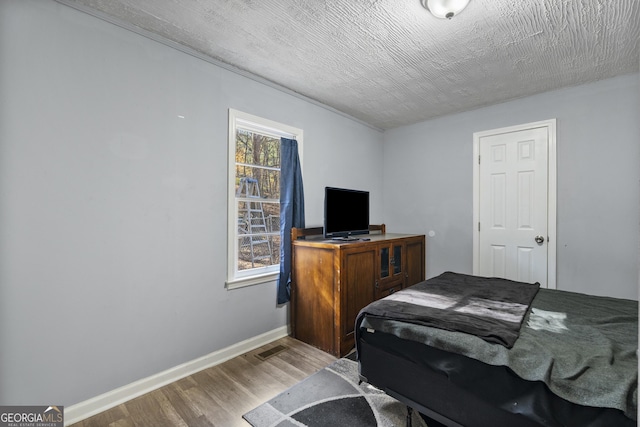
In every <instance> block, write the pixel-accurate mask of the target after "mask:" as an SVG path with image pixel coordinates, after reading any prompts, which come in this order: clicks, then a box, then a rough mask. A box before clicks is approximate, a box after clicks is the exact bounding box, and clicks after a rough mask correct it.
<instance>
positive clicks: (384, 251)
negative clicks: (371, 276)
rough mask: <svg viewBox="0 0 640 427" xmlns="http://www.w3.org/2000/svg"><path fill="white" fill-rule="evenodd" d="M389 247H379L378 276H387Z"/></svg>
mask: <svg viewBox="0 0 640 427" xmlns="http://www.w3.org/2000/svg"><path fill="white" fill-rule="evenodd" d="M389 261H390V260H389V247H388V246H384V247H382V248H380V277H381V278H383V279H384V278H385V277H389V264H390V262H389Z"/></svg>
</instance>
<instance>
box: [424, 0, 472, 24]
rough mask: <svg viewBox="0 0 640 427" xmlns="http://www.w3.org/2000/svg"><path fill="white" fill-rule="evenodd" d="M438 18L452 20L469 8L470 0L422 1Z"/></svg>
mask: <svg viewBox="0 0 640 427" xmlns="http://www.w3.org/2000/svg"><path fill="white" fill-rule="evenodd" d="M420 2H422V6H424V8H425V9H427V10H428V11H429V12H431V13H432V14H433V16H435V17H436V18H447V19H451V18H453V17H454V16H455V15H457V14H459V13H460V12H462V10H463V9H464V8H465V7H467V5H468V4H469V0H420Z"/></svg>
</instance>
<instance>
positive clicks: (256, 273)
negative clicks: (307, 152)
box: [226, 108, 303, 289]
mask: <svg viewBox="0 0 640 427" xmlns="http://www.w3.org/2000/svg"><path fill="white" fill-rule="evenodd" d="M239 127H240V128H243V129H247V130H250V131H253V132H257V133H261V134H263V135H269V136H272V137H274V138H278V139H279V138H289V139H295V140H297V141H298V156H299V157H300V168H301V169H302V142H303V132H302V129H298V128H296V127H293V126H289V125H285V124H282V123H278V122H275V121H273V120H268V119H264V118H262V117H258V116H254V115H252V114H248V113H243V112H242V111H238V110H234V109H233V108H230V109H229V139H228V154H229V160H228V171H229V175H228V179H227V188H228V189H227V193H228V200H227V208H228V211H227V226H228V229H227V230H228V231H227V281H226V287H227V289H236V288H242V287H245V286H251V285H257V284H260V283H267V282H272V281H274V280H277V278H278V275H279V274H280V265H279V264H276V265H272V266H268V267H261V268H254V269H251V270H245V271H238V257H237V253H238V247H237V245H238V224H237V218H238V204H237V203H236V194H235V191H236V189H235V178H236V157H235V154H236V130H237V129H238V128H239Z"/></svg>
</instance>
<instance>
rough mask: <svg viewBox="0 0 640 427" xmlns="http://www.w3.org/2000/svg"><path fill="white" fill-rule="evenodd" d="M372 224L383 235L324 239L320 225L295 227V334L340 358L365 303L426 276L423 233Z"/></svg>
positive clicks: (349, 345) (349, 347)
mask: <svg viewBox="0 0 640 427" xmlns="http://www.w3.org/2000/svg"><path fill="white" fill-rule="evenodd" d="M371 228H372V229H377V230H381V231H382V233H381V234H368V235H363V236H357V237H360V238H361V240H357V241H348V242H341V241H334V240H327V239H324V238H323V237H322V235H321V233H322V228H315V229H302V230H300V229H294V230H293V231H292V233H291V234H292V284H291V326H292V332H293V336H294V338H297V339H299V340H301V341H304V342H306V343H308V344H311V345H313V346H314V347H317V348H319V349H321V350H324V351H326V352H328V353H331V354H333V355H334V356H336V357H342V356H344V355H345V354H347V353H348V352H349V351H351V350H352V349H353V347H354V325H355V320H356V316H357V315H358V312H359V311H360V310H361V309H362V308H363V307H364V306H366V305H367V304H369V303H370V302H372V301H374V300H377V299H379V298H382V297H384V296H386V295H389V294H390V293H392V292H395V291H397V290H400V289H402V288H404V287H407V286H411V285H413V284H416V283H418V282H421V281H423V280H424V278H425V237H424V235H414V234H388V233H384V231H385V230H384V225H382V226H372V227H371ZM314 233H317V234H320V235H319V236H313V235H312V234H314ZM300 235H303V236H306V237H304V238H303V239H300V238H299V236H300ZM365 239H366V240H365Z"/></svg>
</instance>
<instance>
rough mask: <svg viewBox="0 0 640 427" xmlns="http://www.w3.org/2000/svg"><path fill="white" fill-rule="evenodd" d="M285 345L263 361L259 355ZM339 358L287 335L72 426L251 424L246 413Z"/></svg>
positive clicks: (219, 426) (215, 426)
mask: <svg viewBox="0 0 640 427" xmlns="http://www.w3.org/2000/svg"><path fill="white" fill-rule="evenodd" d="M277 345H283V346H285V347H286V350H284V351H282V352H280V353H277V354H275V355H273V356H271V357H270V358H268V359H265V360H261V359H259V358H258V357H256V355H257V354H259V353H262V352H264V351H266V350H270V349H272V348H274V347H275V346H277ZM335 360H336V358H335V357H333V356H332V355H330V354H328V353H325V352H323V351H321V350H318V349H316V348H314V347H311V346H310V345H307V344H305V343H303V342H300V341H298V340H295V339H293V338H291V337H285V338H282V339H279V340H277V341H274V342H272V343H269V344H266V345H264V346H262V347H260V348H257V349H255V350H253V351H250V352H248V353H245V354H243V355H241V356H238V357H236V358H233V359H231V360H228V361H226V362H224V363H221V364H220V365H217V366H214V367H211V368H208V369H205V370H203V371H200V372H196V373H195V374H193V375H190V376H188V377H186V378H183V379H180V380H178V381H176V382H173V383H171V384H168V385H166V386H164V387H161V388H159V389H157V390H154V391H152V392H150V393H147V394H145V395H143V396H140V397H137V398H135V399H132V400H130V401H128V402H125V403H123V404H121V405H118V406H116V407H114V408H111V409H109V410H107V411H104V412H102V413H99V414H97V415H94V416H93V417H91V418H87V419H86V420H83V421H80V422H78V423H76V424H73V425H72V426H71V427H106V426H108V427H147V426H167V427H174V426H175V427H200V426H202V427H212V426H213V427H247V426H249V424H248V423H247V422H246V421H244V420H243V419H242V415H243V414H244V413H246V412H248V411H250V410H251V409H253V408H255V407H256V406H258V405H260V404H262V403H264V402H266V401H267V400H269V399H271V398H272V397H275V396H276V395H277V394H278V393H281V392H282V391H284V390H286V389H287V388H289V387H291V386H292V385H294V384H296V383H297V382H299V381H301V380H303V379H304V378H306V377H308V376H309V375H312V374H314V373H315V372H317V371H319V370H320V369H322V368H323V367H325V366H327V365H328V364H330V363H331V362H333V361H335Z"/></svg>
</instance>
